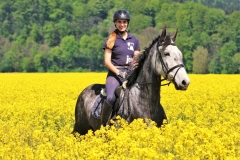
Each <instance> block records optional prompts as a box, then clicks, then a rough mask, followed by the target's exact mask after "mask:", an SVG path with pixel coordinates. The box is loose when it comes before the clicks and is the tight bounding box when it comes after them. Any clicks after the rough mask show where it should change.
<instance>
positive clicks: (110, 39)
mask: <svg viewBox="0 0 240 160" xmlns="http://www.w3.org/2000/svg"><path fill="white" fill-rule="evenodd" d="M116 39H117V29H115V30H114V31H113V32H112V33H111V34H110V35H109V37H108V40H107V48H108V49H112V48H113V46H114V43H115V41H116Z"/></svg>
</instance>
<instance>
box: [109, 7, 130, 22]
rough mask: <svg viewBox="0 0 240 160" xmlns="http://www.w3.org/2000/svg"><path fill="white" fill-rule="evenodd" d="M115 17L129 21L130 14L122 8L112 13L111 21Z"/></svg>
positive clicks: (114, 19) (115, 18)
mask: <svg viewBox="0 0 240 160" xmlns="http://www.w3.org/2000/svg"><path fill="white" fill-rule="evenodd" d="M117 19H127V20H128V21H130V14H129V12H128V11H126V10H123V9H120V10H117V11H116V12H115V13H114V14H113V22H115V21H116V20H117Z"/></svg>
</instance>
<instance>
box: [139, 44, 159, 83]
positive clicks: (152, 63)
mask: <svg viewBox="0 0 240 160" xmlns="http://www.w3.org/2000/svg"><path fill="white" fill-rule="evenodd" d="M153 47H155V45H154V46H153ZM155 67H156V51H155V50H154V49H152V50H151V51H150V52H149V55H148V56H147V58H146V59H145V61H144V63H143V66H142V68H141V70H140V72H139V74H138V77H137V81H138V82H140V83H148V84H151V83H156V82H157V81H159V79H160V76H158V75H157V74H156V70H155ZM159 84H160V83H159ZM159 86H160V85H159Z"/></svg>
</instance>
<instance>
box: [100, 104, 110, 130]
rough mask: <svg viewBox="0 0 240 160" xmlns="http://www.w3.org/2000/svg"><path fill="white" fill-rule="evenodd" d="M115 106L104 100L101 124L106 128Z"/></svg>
mask: <svg viewBox="0 0 240 160" xmlns="http://www.w3.org/2000/svg"><path fill="white" fill-rule="evenodd" d="M112 109H113V105H110V104H109V103H108V102H107V101H106V100H104V103H103V107H102V114H101V124H102V125H103V126H106V125H107V124H108V123H109V119H110V116H111V114H112Z"/></svg>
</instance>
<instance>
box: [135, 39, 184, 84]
mask: <svg viewBox="0 0 240 160" xmlns="http://www.w3.org/2000/svg"><path fill="white" fill-rule="evenodd" d="M168 45H173V46H175V44H174V43H170V44H168ZM160 46H163V45H162V44H160V41H159V40H158V41H157V45H156V49H157V54H156V58H155V68H156V61H157V56H158V55H159V59H160V62H161V64H162V69H163V72H164V74H165V77H164V78H163V79H161V80H159V79H157V81H153V82H145V83H141V82H138V83H139V84H153V83H156V82H160V81H161V82H162V81H165V80H167V79H168V75H169V73H170V72H171V71H173V70H174V69H176V68H178V69H177V71H176V72H175V74H174V76H173V82H175V77H176V75H177V73H178V71H179V70H180V69H181V68H182V67H183V68H184V64H177V65H176V66H173V67H172V68H170V69H168V68H167V66H166V65H165V63H164V61H163V58H162V55H161V52H160V50H159V47H160ZM154 73H155V72H154ZM155 75H157V74H156V73H155ZM171 83H172V82H168V83H166V84H161V86H166V85H168V86H169V85H170V84H171Z"/></svg>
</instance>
